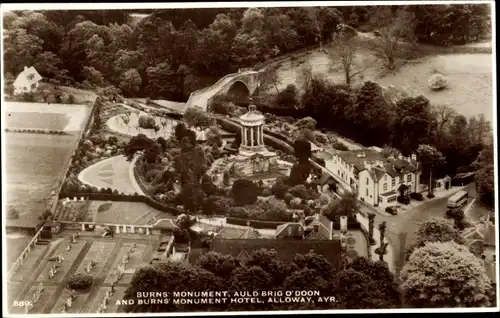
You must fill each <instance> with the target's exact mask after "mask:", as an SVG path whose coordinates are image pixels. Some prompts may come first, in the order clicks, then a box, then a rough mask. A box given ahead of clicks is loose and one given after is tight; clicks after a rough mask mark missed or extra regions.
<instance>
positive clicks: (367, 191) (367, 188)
mask: <svg viewBox="0 0 500 318" xmlns="http://www.w3.org/2000/svg"><path fill="white" fill-rule="evenodd" d="M366 196H368V188H366Z"/></svg>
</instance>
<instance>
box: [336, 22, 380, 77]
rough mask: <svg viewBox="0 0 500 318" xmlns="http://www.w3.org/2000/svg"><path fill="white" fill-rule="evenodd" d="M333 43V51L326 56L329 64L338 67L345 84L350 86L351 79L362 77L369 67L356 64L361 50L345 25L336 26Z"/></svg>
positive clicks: (356, 39)
mask: <svg viewBox="0 0 500 318" xmlns="http://www.w3.org/2000/svg"><path fill="white" fill-rule="evenodd" d="M333 42H335V45H334V49H333V50H332V52H331V53H329V54H328V56H329V58H330V63H331V64H332V65H336V64H338V65H339V66H340V68H341V69H342V71H343V72H344V78H345V83H346V85H349V86H350V85H351V81H352V79H353V78H355V77H356V76H359V75H362V73H363V71H364V70H365V69H366V68H368V67H369V65H358V63H356V58H357V57H358V53H359V51H360V49H361V48H360V43H359V39H358V38H357V37H356V36H354V37H353V36H351V35H350V34H349V30H348V26H347V25H345V24H340V25H338V26H337V34H336V35H335V36H334V37H333ZM370 64H373V62H372V63H370Z"/></svg>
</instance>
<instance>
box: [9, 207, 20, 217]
mask: <svg viewBox="0 0 500 318" xmlns="http://www.w3.org/2000/svg"><path fill="white" fill-rule="evenodd" d="M7 218H8V219H9V220H15V219H19V211H18V210H16V209H14V208H11V209H9V213H8V214H7Z"/></svg>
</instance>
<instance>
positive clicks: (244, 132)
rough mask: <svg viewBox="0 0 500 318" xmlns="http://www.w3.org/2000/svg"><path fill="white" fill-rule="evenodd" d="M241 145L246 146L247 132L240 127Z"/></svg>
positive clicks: (243, 127)
mask: <svg viewBox="0 0 500 318" xmlns="http://www.w3.org/2000/svg"><path fill="white" fill-rule="evenodd" d="M241 144H242V145H243V146H246V145H247V132H246V129H245V126H242V127H241Z"/></svg>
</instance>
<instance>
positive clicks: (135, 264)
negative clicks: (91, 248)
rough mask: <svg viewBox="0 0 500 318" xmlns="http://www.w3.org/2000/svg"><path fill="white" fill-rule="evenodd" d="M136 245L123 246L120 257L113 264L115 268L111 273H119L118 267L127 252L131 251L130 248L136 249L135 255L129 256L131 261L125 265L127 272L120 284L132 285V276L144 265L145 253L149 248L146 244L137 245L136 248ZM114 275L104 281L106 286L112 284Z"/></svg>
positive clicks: (126, 244)
mask: <svg viewBox="0 0 500 318" xmlns="http://www.w3.org/2000/svg"><path fill="white" fill-rule="evenodd" d="M133 245H134V244H132V243H125V244H123V246H122V247H121V248H120V251H119V252H118V255H117V257H116V259H115V262H114V264H113V267H111V272H113V271H115V272H118V266H119V265H120V263H121V262H122V261H123V257H124V256H125V255H126V254H127V252H128V251H129V250H130V248H133V249H134V252H133V253H130V256H129V261H128V263H127V264H126V265H125V271H124V273H123V277H122V278H121V279H120V280H119V281H118V284H120V285H121V284H130V282H131V281H132V276H133V274H134V272H135V270H136V269H137V268H140V267H141V266H142V265H144V261H143V258H144V252H145V251H146V248H147V246H146V245H145V244H136V247H133ZM114 279H115V278H114V276H113V275H109V274H108V275H107V276H106V279H105V280H104V284H111V282H112V281H113V280H114Z"/></svg>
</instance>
